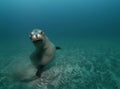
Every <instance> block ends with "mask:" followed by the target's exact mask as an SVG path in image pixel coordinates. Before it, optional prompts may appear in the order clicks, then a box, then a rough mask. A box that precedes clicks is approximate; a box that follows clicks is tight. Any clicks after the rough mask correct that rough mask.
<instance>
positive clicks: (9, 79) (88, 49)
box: [0, 41, 120, 89]
mask: <svg viewBox="0 0 120 89" xmlns="http://www.w3.org/2000/svg"><path fill="white" fill-rule="evenodd" d="M58 43H60V44H61V47H62V49H61V50H58V51H57V53H56V57H55V59H54V60H53V61H52V62H51V64H50V65H48V67H46V69H45V71H44V72H43V73H42V76H41V78H39V79H36V80H33V81H29V82H23V81H22V80H23V79H29V78H31V77H32V76H34V74H35V72H36V69H35V68H34V66H32V65H31V63H30V60H29V54H30V53H31V52H30V51H31V50H33V49H32V48H30V46H28V47H25V48H22V49H19V50H18V48H14V49H12V48H11V49H10V50H12V51H10V50H9V51H4V52H3V51H0V52H1V56H0V60H1V62H0V72H1V74H0V89H120V60H119V59H120V46H119V44H111V45H110V43H102V44H98V43H97V44H94V43H92V44H91V43H89V44H88V43H84V44H83V43H82V42H78V41H76V42H69V43H68V42H58ZM93 44H94V45H93ZM18 47H19V46H18ZM1 49H2V48H1ZM14 52H15V53H14ZM49 67H50V68H49Z"/></svg>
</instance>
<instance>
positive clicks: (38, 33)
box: [29, 29, 44, 42]
mask: <svg viewBox="0 0 120 89" xmlns="http://www.w3.org/2000/svg"><path fill="white" fill-rule="evenodd" d="M43 35H44V32H43V31H42V30H39V29H35V30H33V31H32V32H31V33H30V35H29V37H30V39H31V40H32V41H33V42H36V41H42V40H43Z"/></svg>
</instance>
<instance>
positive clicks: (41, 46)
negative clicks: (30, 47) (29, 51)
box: [33, 36, 49, 51]
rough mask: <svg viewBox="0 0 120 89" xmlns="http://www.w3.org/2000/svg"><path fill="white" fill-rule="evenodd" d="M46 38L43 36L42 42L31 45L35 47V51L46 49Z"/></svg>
mask: <svg viewBox="0 0 120 89" xmlns="http://www.w3.org/2000/svg"><path fill="white" fill-rule="evenodd" d="M48 43H49V42H48V38H47V37H46V36H45V37H44V40H43V41H42V42H40V41H39V42H36V43H33V44H34V46H35V48H36V50H39V51H40V50H44V49H46V48H47V45H48Z"/></svg>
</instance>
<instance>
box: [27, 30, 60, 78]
mask: <svg viewBox="0 0 120 89" xmlns="http://www.w3.org/2000/svg"><path fill="white" fill-rule="evenodd" d="M29 37H30V39H31V41H32V43H33V44H34V46H35V48H36V49H35V51H34V52H33V53H32V54H31V55H30V59H31V61H32V64H33V65H34V66H35V67H36V68H37V72H36V76H37V77H40V76H41V73H42V69H43V68H44V66H45V65H47V64H48V63H49V62H50V61H51V60H52V59H53V57H54V55H55V52H56V49H60V47H56V46H55V45H54V44H53V43H52V42H51V41H50V40H49V39H48V37H47V36H46V34H45V33H44V32H43V31H42V30H41V29H34V30H33V31H32V32H31V33H30V36H29Z"/></svg>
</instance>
